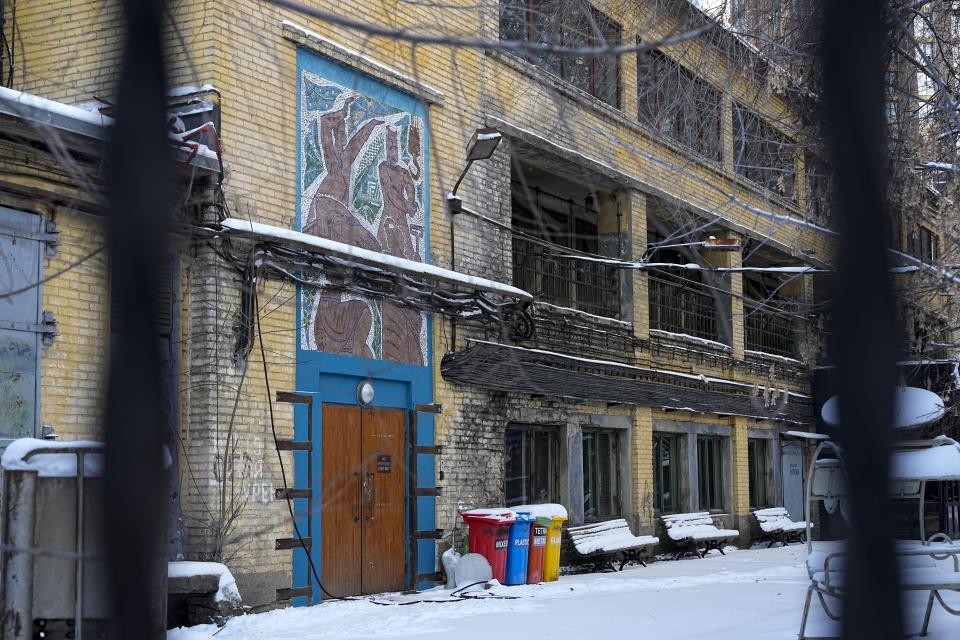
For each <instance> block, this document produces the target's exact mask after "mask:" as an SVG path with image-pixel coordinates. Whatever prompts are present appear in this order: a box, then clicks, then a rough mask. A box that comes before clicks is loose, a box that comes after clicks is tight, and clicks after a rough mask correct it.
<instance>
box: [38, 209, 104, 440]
mask: <svg viewBox="0 0 960 640" xmlns="http://www.w3.org/2000/svg"><path fill="white" fill-rule="evenodd" d="M53 219H54V220H55V221H56V223H57V226H58V228H59V230H60V234H61V235H60V241H61V244H60V248H59V250H58V251H57V254H56V256H54V257H53V258H50V259H49V260H47V262H46V265H45V267H44V272H45V273H46V274H47V275H51V274H54V273H57V272H60V271H64V273H63V274H62V275H60V276H58V277H57V278H56V279H54V280H52V281H50V282H49V283H47V284H45V285H43V308H44V309H45V310H49V311H52V312H53V315H54V317H55V318H56V320H57V330H58V332H59V334H60V335H59V336H58V337H57V339H56V340H55V341H54V343H53V345H52V346H50V347H47V348H46V349H44V350H43V352H42V357H41V368H40V379H41V391H40V399H41V405H40V421H41V423H42V424H49V425H52V426H53V427H54V429H55V430H56V431H57V433H58V434H59V435H60V437H61V438H62V439H65V440H73V439H81V438H91V437H92V438H102V433H103V408H104V399H105V393H106V382H107V365H108V346H109V339H110V299H109V288H108V282H109V279H108V264H109V259H108V255H107V252H106V251H103V252H101V253H99V254H98V255H96V256H95V257H93V258H90V259H88V260H86V261H85V262H83V263H82V264H80V265H79V266H76V267H73V268H69V270H68V271H65V270H66V269H67V268H68V267H69V265H71V264H72V263H74V262H77V261H78V260H80V259H81V258H83V257H84V256H86V255H88V254H90V253H91V252H93V251H96V250H97V249H99V248H100V247H103V246H104V245H105V243H106V234H105V225H104V221H103V220H101V219H97V218H94V217H92V216H88V215H84V214H78V213H70V212H67V211H60V212H55V214H54V218H53Z"/></svg>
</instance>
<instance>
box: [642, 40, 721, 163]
mask: <svg viewBox="0 0 960 640" xmlns="http://www.w3.org/2000/svg"><path fill="white" fill-rule="evenodd" d="M637 109H638V119H639V121H640V122H641V124H645V125H647V126H648V127H652V128H653V129H656V130H657V131H659V132H660V133H662V134H663V135H665V136H667V137H668V138H670V139H672V140H674V141H676V142H679V143H680V144H682V145H684V146H685V147H688V148H690V149H692V150H694V151H696V152H697V153H699V154H700V155H702V156H703V157H705V158H709V159H711V160H720V159H721V157H722V155H723V142H722V140H723V133H722V127H721V117H720V114H721V113H722V101H721V95H720V91H718V90H717V89H715V88H714V87H713V86H711V85H710V84H708V83H707V82H705V81H703V80H701V79H700V78H697V77H696V76H694V75H693V74H692V73H690V72H689V71H687V70H686V69H684V68H683V67H682V66H681V65H680V63H679V62H675V61H674V60H671V59H670V58H668V57H667V56H665V55H664V54H662V53H661V52H659V51H641V52H639V53H638V54H637Z"/></svg>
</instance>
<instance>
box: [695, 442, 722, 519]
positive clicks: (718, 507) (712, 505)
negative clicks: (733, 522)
mask: <svg viewBox="0 0 960 640" xmlns="http://www.w3.org/2000/svg"><path fill="white" fill-rule="evenodd" d="M724 444H725V443H724V437H723V436H715V435H704V434H700V435H698V436H697V489H698V491H697V507H698V508H699V509H700V511H708V512H710V513H720V512H722V511H724V509H725V505H726V498H727V495H726V493H727V492H726V487H725V485H726V471H727V465H726V464H725V461H724V457H725V456H724V449H725V447H724ZM714 453H715V454H716V459H715V460H712V461H710V464H709V466H710V467H711V468H710V469H707V471H708V473H705V472H704V466H705V465H704V460H705V459H706V458H707V457H713V456H712V455H711V454H714ZM711 481H712V483H713V484H714V486H713V487H710V483H711ZM705 489H708V491H705ZM706 494H709V496H708V495H706Z"/></svg>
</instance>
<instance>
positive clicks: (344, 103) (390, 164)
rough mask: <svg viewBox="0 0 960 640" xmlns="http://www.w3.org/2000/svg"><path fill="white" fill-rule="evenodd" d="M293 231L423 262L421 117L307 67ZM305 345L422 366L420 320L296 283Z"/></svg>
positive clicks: (422, 327) (424, 340) (424, 334)
mask: <svg viewBox="0 0 960 640" xmlns="http://www.w3.org/2000/svg"><path fill="white" fill-rule="evenodd" d="M299 131H300V136H301V140H300V193H301V201H300V229H301V231H303V232H304V233H310V234H313V235H317V236H321V237H324V238H329V239H331V240H337V241H339V242H345V243H348V244H352V245H355V246H358V247H363V248H365V249H370V250H373V251H378V252H382V253H386V254H389V255H392V256H398V257H402V258H406V259H408V260H414V261H416V262H423V261H424V257H425V252H426V251H425V249H426V247H425V233H426V232H425V184H426V176H425V175H424V173H425V171H424V145H423V137H422V136H423V119H422V118H421V117H419V116H418V115H416V114H414V113H411V112H409V111H402V110H399V109H396V108H394V107H392V106H390V105H388V104H385V103H383V102H381V101H377V100H374V99H372V98H370V97H369V96H366V95H364V94H362V93H359V92H357V91H355V90H353V89H351V88H348V87H345V86H342V85H340V84H337V83H334V82H332V81H330V80H327V79H324V78H322V77H320V76H318V75H315V74H313V73H310V72H308V71H302V72H301V77H300V123H299ZM301 296H302V298H301V310H302V311H301V313H302V317H301V325H300V326H301V345H302V348H304V349H310V350H316V351H325V352H328V353H338V354H343V355H350V356H356V357H361V358H376V359H383V360H392V361H394V362H400V363H405V364H416V365H426V364H427V357H428V352H427V320H426V314H423V313H421V312H418V311H415V310H411V309H406V308H402V307H399V306H397V305H395V304H391V303H389V302H385V301H382V300H370V299H366V298H363V297H361V296H357V295H351V294H348V293H338V292H334V291H323V290H317V289H312V288H310V287H303V289H302V294H301Z"/></svg>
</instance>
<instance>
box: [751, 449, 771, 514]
mask: <svg viewBox="0 0 960 640" xmlns="http://www.w3.org/2000/svg"><path fill="white" fill-rule="evenodd" d="M747 466H748V467H749V484H750V508H751V509H763V508H765V507H771V506H773V500H772V497H773V488H772V486H771V484H772V482H771V480H772V478H773V474H772V472H771V468H770V442H769V441H768V440H761V439H759V438H750V439H749V440H747Z"/></svg>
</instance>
